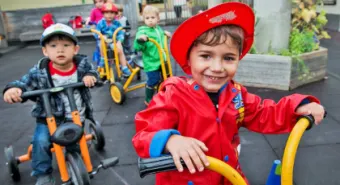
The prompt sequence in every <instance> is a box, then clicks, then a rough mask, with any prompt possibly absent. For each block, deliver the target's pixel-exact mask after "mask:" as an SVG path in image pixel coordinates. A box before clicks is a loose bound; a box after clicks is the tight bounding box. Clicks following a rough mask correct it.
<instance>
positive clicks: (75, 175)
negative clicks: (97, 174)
mask: <svg viewBox="0 0 340 185" xmlns="http://www.w3.org/2000/svg"><path fill="white" fill-rule="evenodd" d="M66 163H67V170H68V173H69V175H70V178H71V182H72V184H73V185H90V176H89V174H88V173H87V170H86V167H85V165H84V162H83V159H82V158H81V156H80V155H79V154H78V153H75V152H72V153H68V154H66Z"/></svg>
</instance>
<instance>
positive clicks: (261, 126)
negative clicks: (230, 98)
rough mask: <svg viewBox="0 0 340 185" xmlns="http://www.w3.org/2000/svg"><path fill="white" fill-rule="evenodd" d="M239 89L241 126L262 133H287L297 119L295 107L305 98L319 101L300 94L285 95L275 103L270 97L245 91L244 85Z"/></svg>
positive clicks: (310, 100)
mask: <svg viewBox="0 0 340 185" xmlns="http://www.w3.org/2000/svg"><path fill="white" fill-rule="evenodd" d="M241 90H242V98H243V103H244V107H245V113H244V116H245V117H244V121H243V124H242V126H243V127H246V128H247V129H249V130H251V131H254V132H259V133H263V134H281V133H289V132H290V131H291V130H292V129H293V127H294V125H295V123H296V121H297V117H298V115H297V114H296V113H295V111H296V108H297V107H298V106H299V105H300V104H301V103H302V102H303V101H304V100H305V99H307V100H308V101H309V102H316V103H320V102H319V100H318V99H317V98H315V97H313V96H309V95H301V94H292V95H290V96H285V97H283V98H281V99H280V100H279V101H278V102H277V103H276V102H275V101H273V100H270V99H264V100H262V99H261V98H260V97H259V96H257V95H254V94H251V93H249V92H247V89H246V88H245V87H242V89H241ZM304 102H305V101H304Z"/></svg>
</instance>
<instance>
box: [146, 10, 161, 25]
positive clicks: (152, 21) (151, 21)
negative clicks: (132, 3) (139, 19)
mask: <svg viewBox="0 0 340 185" xmlns="http://www.w3.org/2000/svg"><path fill="white" fill-rule="evenodd" d="M158 21H159V19H158V16H157V14H156V13H154V12H151V13H146V14H144V23H145V24H146V25H147V26H149V27H155V26H156V25H157V24H158Z"/></svg>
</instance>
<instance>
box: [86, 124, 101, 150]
mask: <svg viewBox="0 0 340 185" xmlns="http://www.w3.org/2000/svg"><path fill="white" fill-rule="evenodd" d="M89 127H90V128H89V130H90V131H89V133H90V134H92V137H93V138H92V143H93V144H94V147H95V149H96V150H97V151H101V150H103V149H104V147H105V137H104V133H103V129H102V128H101V126H100V125H99V123H93V122H91V123H90V125H89Z"/></svg>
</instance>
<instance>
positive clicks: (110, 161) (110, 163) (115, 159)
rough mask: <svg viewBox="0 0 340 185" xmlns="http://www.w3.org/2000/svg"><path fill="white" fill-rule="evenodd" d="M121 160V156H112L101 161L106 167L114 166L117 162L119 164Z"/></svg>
mask: <svg viewBox="0 0 340 185" xmlns="http://www.w3.org/2000/svg"><path fill="white" fill-rule="evenodd" d="M118 162H119V158H118V157H111V158H108V159H104V160H102V161H101V162H100V164H101V165H102V167H103V168H104V169H107V168H110V167H112V166H115V165H116V164H118Z"/></svg>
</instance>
